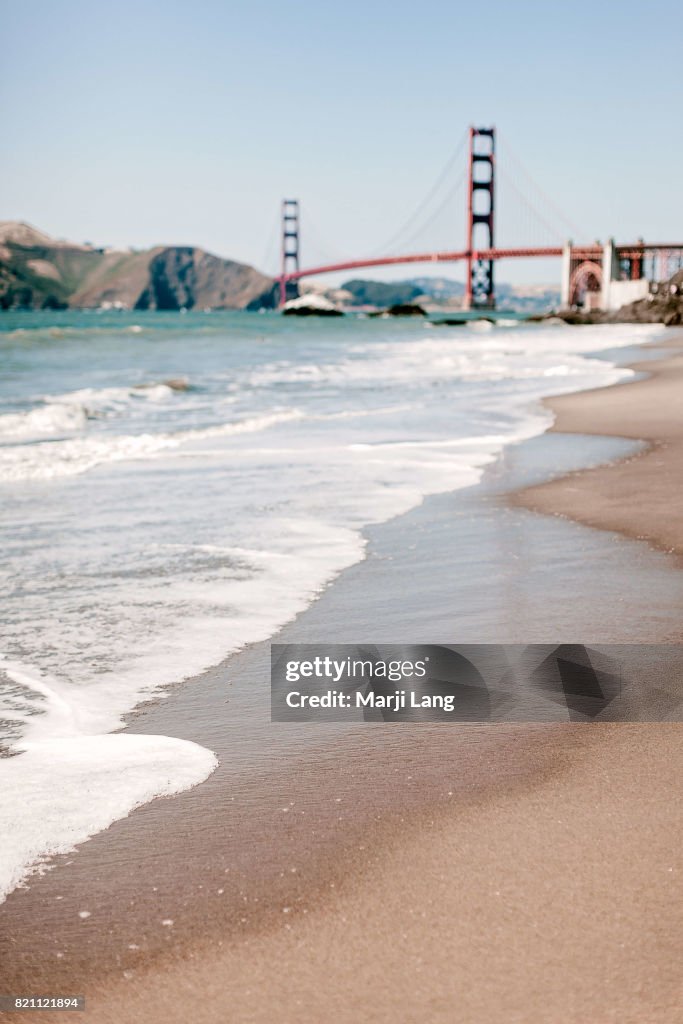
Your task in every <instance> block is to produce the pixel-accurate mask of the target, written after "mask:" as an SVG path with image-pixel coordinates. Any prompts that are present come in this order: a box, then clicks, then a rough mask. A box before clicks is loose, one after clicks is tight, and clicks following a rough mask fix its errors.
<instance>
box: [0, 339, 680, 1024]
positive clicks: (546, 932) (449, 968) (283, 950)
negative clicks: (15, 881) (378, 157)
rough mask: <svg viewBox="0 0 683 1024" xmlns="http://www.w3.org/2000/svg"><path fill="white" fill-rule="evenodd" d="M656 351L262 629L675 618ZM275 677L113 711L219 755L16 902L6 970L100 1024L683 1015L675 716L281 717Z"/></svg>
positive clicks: (488, 631)
mask: <svg viewBox="0 0 683 1024" xmlns="http://www.w3.org/2000/svg"><path fill="white" fill-rule="evenodd" d="M657 348H658V350H659V349H661V352H659V357H658V358H657V359H656V360H652V359H648V360H645V361H644V362H643V363H642V365H640V364H638V365H637V366H636V368H640V369H642V371H643V373H644V374H646V376H645V377H644V378H643V379H641V380H637V381H636V382H634V383H627V384H624V385H617V386H614V387H611V388H606V389H598V390H596V391H593V392H582V393H579V394H575V395H569V396H566V397H562V398H556V399H553V400H552V401H550V402H549V403H548V404H549V405H550V407H551V408H552V409H553V411H554V412H555V414H556V417H557V419H556V423H555V426H554V428H553V431H552V432H550V433H548V434H546V435H545V436H544V437H543V438H538V439H534V440H532V441H530V442H527V443H525V444H522V445H520V446H511V447H510V448H508V449H506V451H505V453H504V455H503V457H502V458H501V460H500V461H499V463H498V464H497V465H496V466H495V467H493V468H492V470H491V472H489V473H488V474H487V476H486V478H485V481H484V483H483V484H482V485H480V486H478V487H475V488H471V489H470V490H463V491H461V492H458V493H457V494H450V495H439V496H436V497H435V498H432V499H429V500H428V501H426V502H425V503H424V505H423V506H422V507H421V508H420V509H419V510H416V511H415V512H413V513H410V514H409V515H407V516H403V517H399V518H398V519H396V520H394V521H392V522H391V523H387V524H385V525H383V526H381V527H378V528H377V529H376V530H374V531H369V549H368V557H367V559H366V560H365V561H364V562H363V563H361V564H359V565H357V566H354V567H352V568H351V569H350V570H348V571H347V572H345V573H343V574H342V576H341V577H340V578H339V580H338V581H337V582H335V583H334V584H333V586H331V587H330V588H329V589H328V590H326V591H325V592H324V593H323V594H322V595H321V597H320V598H319V600H318V601H316V602H315V604H314V605H312V606H311V607H310V608H309V609H308V610H307V611H306V612H305V613H304V614H303V615H301V616H299V618H298V619H297V620H296V621H295V622H293V623H292V624H290V625H289V626H287V627H285V629H284V630H282V631H281V632H280V634H278V637H277V638H276V639H278V640H282V641H283V642H290V641H292V642H294V641H297V640H302V639H312V638H314V639H329V638H330V637H331V636H334V638H335V640H336V641H337V642H345V641H347V640H348V641H356V642H357V641H361V640H367V639H374V640H375V641H376V642H384V641H387V642H388V641H390V640H395V639H396V638H397V637H402V636H406V635H408V634H409V635H410V639H411V640H414V641H416V642H418V641H419V642H421V641H425V642H437V641H439V640H440V641H442V642H449V641H450V642H454V640H455V639H457V640H461V639H463V640H467V641H471V642H474V641H475V640H476V641H480V642H486V641H494V640H495V641H498V642H501V641H505V642H514V641H535V640H538V641H546V642H547V641H548V640H555V639H557V638H558V632H559V631H561V632H562V636H561V639H562V640H568V639H571V640H577V641H579V640H580V641H583V642H589V641H601V642H610V641H615V642H621V643H629V642H634V641H652V642H655V641H671V642H674V641H680V639H681V631H680V617H681V616H680V612H681V608H683V574H681V573H680V569H679V566H678V564H677V563H678V559H677V558H676V557H675V556H676V555H678V554H680V553H681V551H683V523H682V522H681V520H680V517H678V516H677V515H676V510H677V509H678V508H679V507H680V502H681V494H680V490H681V485H680V480H681V464H682V463H683V418H682V417H681V412H680V408H681V406H680V401H679V398H678V392H679V391H680V387H681V378H682V377H683V352H681V349H683V338H682V336H681V335H680V333H678V334H676V333H674V332H673V331H672V332H671V333H670V335H669V336H667V337H666V338H665V340H664V341H663V342H658V343H657ZM619 439H622V440H619ZM623 439H628V441H629V442H646V444H645V445H643V444H637V445H636V444H632V443H627V442H626V441H624V440H623ZM586 466H588V467H589V468H582V467H586ZM550 476H553V477H554V479H552V480H550V481H549V482H548V477H550ZM596 527H597V528H598V529H595V528H596ZM644 540H646V541H647V542H648V543H643V541H644ZM482 552H484V553H485V554H482ZM456 553H457V559H458V561H457V565H458V573H457V578H454V574H453V573H452V572H450V571H449V565H453V564H456V562H455V558H456ZM672 553H673V554H672ZM451 556H452V557H451ZM406 581H408V582H406ZM267 679H268V644H259V645H255V646H254V647H252V648H249V649H247V650H245V651H244V652H242V653H240V654H238V655H236V656H234V657H233V658H230V659H228V661H227V662H225V663H224V664H223V665H221V666H218V667H217V668H216V669H214V670H212V671H211V672H209V673H206V674H205V675H204V676H203V677H201V679H199V680H197V681H195V682H194V683H193V682H190V683H188V684H186V685H184V686H182V687H179V688H177V689H176V690H175V691H174V692H173V693H172V694H171V696H170V697H169V698H168V699H167V700H165V701H163V702H159V703H154V704H150V705H149V706H147V707H144V708H142V709H141V710H140V711H139V712H138V713H137V714H136V715H134V716H133V717H132V718H131V721H130V724H129V729H130V730H131V731H134V732H140V733H159V734H167V735H173V736H179V737H181V738H188V739H194V740H195V741H197V742H199V743H202V744H204V745H206V746H208V747H210V748H211V749H212V750H215V751H216V752H217V753H218V755H219V759H220V767H219V769H218V770H217V771H216V773H214V775H212V776H211V777H210V779H209V780H208V781H207V782H206V783H205V784H203V785H201V786H199V787H198V788H197V789H196V790H192V791H190V792H187V793H183V794H181V795H180V796H178V797H175V798H172V799H162V800H157V801H154V802H153V803H151V804H148V805H146V806H144V807H142V808H140V809H138V810H136V811H134V812H133V813H132V814H131V815H130V816H129V817H128V818H126V819H124V820H122V821H118V822H115V823H114V825H112V826H111V828H109V829H108V830H107V831H106V832H105V833H102V834H100V835H98V836H96V837H95V838H94V839H92V840H90V841H89V842H88V843H86V844H85V845H84V846H83V847H81V848H80V849H79V850H78V852H77V853H76V854H73V855H66V856H63V857H60V858H57V859H56V867H55V868H54V870H52V871H49V872H47V873H46V874H44V875H43V876H42V877H40V878H35V879H33V880H31V883H30V885H29V887H28V888H27V889H24V890H17V891H15V892H14V893H12V894H11V895H10V897H9V898H8V899H7V901H6V903H5V904H3V905H2V907H0V958H1V961H2V965H3V974H4V984H3V986H2V987H3V990H4V991H5V992H7V993H9V992H12V993H17V994H19V993H23V992H27V991H31V992H37V991H38V990H40V991H41V992H45V993H47V992H50V993H52V994H57V993H58V992H59V993H61V994H64V995H66V994H78V995H84V996H85V997H86V1012H85V1015H84V1019H86V1020H88V1021H93V1022H112V1024H113V1022H117V1024H120V1022H123V1024H128V1022H131V1024H132V1022H133V1021H138V1020H147V1021H169V1022H175V1021H178V1022H180V1021H187V1020H196V1021H197V1022H200V1024H201V1022H207V1024H209V1022H210V1024H213V1022H218V1021H221V1022H223V1021H230V1022H231V1024H232V1022H239V1024H241V1022H247V1021H248V1022H255V1024H260V1022H264V1024H265V1022H272V1021H273V1020H277V1021H282V1022H290V1021H291V1022H294V1021H297V1022H303V1024H309V1022H310V1024H317V1022H319V1021H327V1020H334V1021H339V1022H342V1024H344V1022H347V1021H348V1022H359V1021H363V1022H365V1021H368V1022H378V1024H379V1022H390V1021H391V1022H397V1024H403V1022H405V1024H408V1022H420V1021H430V1022H437V1024H440V1022H444V1024H446V1022H448V1024H451V1022H458V1024H461V1022H462V1024H484V1022H485V1024H511V1022H517V1024H527V1022H528V1024H537V1022H543V1024H586V1022H591V1024H608V1022H609V1024H617V1022H619V1024H631V1022H633V1024H675V1022H677V1021H682V1020H683V1011H682V1010H681V1006H682V1005H683V991H682V990H681V981H680V962H681V961H682V960H683V930H682V929H681V922H680V909H679V908H680V905H681V896H682V892H681V872H682V871H683V859H682V857H681V852H680V810H679V806H680V777H681V768H682V767H683V763H682V762H683V757H682V753H681V727H680V725H679V724H666V725H664V724H659V725H653V724H643V723H637V724H616V725H597V724H595V725H580V726H577V725H569V724H562V723H560V724H551V725H535V726H523V725H522V726H515V725H501V726H490V727H457V726H449V727H439V726H401V727H400V728H399V729H388V728H386V727H385V726H382V725H379V726H373V725H369V726H368V725H362V726H360V727H357V728H352V729H346V728H341V727H340V728H337V727H326V728H325V729H319V728H316V729H310V728H308V729H307V728H306V727H289V726H279V727H278V726H272V725H271V724H270V722H269V720H268V714H267V698H268V687H267ZM245 708H249V710H250V717H249V722H250V723H251V724H250V725H249V726H247V727H245V726H243V725H242V724H241V723H242V722H243V721H244V718H243V717H242V716H241V712H242V711H243V710H244V709H245ZM83 914H87V916H81V915H83ZM31 1016H32V1015H30V1014H25V1013H23V1014H16V1015H13V1014H7V1015H6V1016H5V1019H7V1020H15V1019H16V1020H18V1021H26V1020H28V1019H30V1017H31ZM35 1016H36V1019H38V1015H35ZM53 1017H54V1019H55V1020H61V1019H63V1017H62V1016H61V1015H59V1016H58V1015H56V1014H55V1015H51V1014H49V1013H47V1014H44V1013H43V1014H41V1015H40V1018H39V1019H41V1020H50V1019H52V1018H53Z"/></svg>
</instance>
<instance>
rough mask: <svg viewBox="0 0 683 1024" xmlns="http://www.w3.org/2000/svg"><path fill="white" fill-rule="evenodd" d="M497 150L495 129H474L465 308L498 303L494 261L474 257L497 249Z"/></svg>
mask: <svg viewBox="0 0 683 1024" xmlns="http://www.w3.org/2000/svg"><path fill="white" fill-rule="evenodd" d="M495 150H496V130H495V128H470V157H469V173H468V185H467V271H466V276H465V303H464V308H465V309H493V308H494V307H495V304H496V296H495V291H494V288H493V260H491V259H480V258H476V257H475V256H473V253H476V252H477V250H479V249H493V248H494V242H493V212H494V205H495V204H494V196H495V191H494V189H495ZM480 197H481V198H480Z"/></svg>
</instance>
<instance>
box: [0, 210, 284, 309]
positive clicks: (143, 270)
mask: <svg viewBox="0 0 683 1024" xmlns="http://www.w3.org/2000/svg"><path fill="white" fill-rule="evenodd" d="M274 302H275V286H274V282H273V279H272V278H270V277H266V276H265V275H264V274H261V273H259V272H258V271H257V270H254V268H253V267H250V266H248V265H247V264H245V263H237V262H235V261H234V260H225V259H222V258H221V257H219V256H214V255H213V254H212V253H208V252H205V251H204V250H203V249H198V248H196V247H193V246H156V247H155V248H153V249H146V250H143V251H140V252H132V251H128V252H122V251H115V250H109V249H97V248H95V247H93V246H90V245H77V244H75V243H71V242H64V241H57V240H56V239H53V238H50V237H49V236H48V235H45V234H43V232H41V231H38V230H37V229H36V228H33V227H32V226H31V225H29V224H24V223H21V222H17V221H2V222H0V308H1V309H66V308H74V309H93V308H99V307H101V306H105V307H115V308H121V309H158V310H177V309H183V308H184V309H195V308H196V309H258V308H262V307H265V308H268V307H272V306H273V304H274Z"/></svg>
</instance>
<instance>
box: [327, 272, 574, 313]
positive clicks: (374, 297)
mask: <svg viewBox="0 0 683 1024" xmlns="http://www.w3.org/2000/svg"><path fill="white" fill-rule="evenodd" d="M464 291H465V288H464V285H463V283H462V282H461V281H453V280H451V279H450V278H447V277H413V278H409V279H408V280H406V281H370V280H366V279H354V280H352V281H346V282H344V284H343V285H342V286H341V289H340V293H347V296H346V297H345V298H344V296H343V295H341V298H342V301H343V302H345V304H347V305H349V306H351V307H353V306H360V307H367V306H373V307H375V308H384V307H387V306H394V305H399V304H403V303H410V302H419V303H420V304H422V305H424V306H426V307H427V308H430V309H432V308H433V309H442V308H443V309H460V308H461V306H462V298H463V294H464ZM496 298H497V303H498V307H499V308H501V309H509V310H514V311H516V312H519V313H536V312H540V311H542V310H547V309H552V308H553V307H556V306H558V305H559V302H560V293H559V289H556V288H552V287H550V286H546V285H510V284H505V283H499V282H496Z"/></svg>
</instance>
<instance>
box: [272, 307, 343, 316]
mask: <svg viewBox="0 0 683 1024" xmlns="http://www.w3.org/2000/svg"><path fill="white" fill-rule="evenodd" d="M282 315H283V316H344V313H343V312H342V310H341V309H323V308H320V307H318V306H293V307H290V308H289V309H283V310H282Z"/></svg>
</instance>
